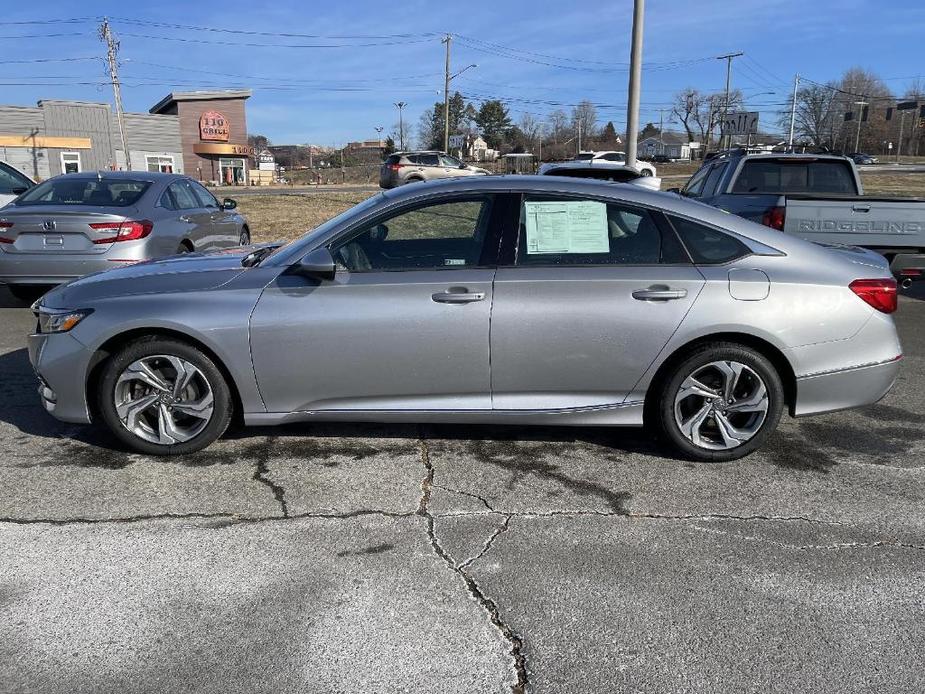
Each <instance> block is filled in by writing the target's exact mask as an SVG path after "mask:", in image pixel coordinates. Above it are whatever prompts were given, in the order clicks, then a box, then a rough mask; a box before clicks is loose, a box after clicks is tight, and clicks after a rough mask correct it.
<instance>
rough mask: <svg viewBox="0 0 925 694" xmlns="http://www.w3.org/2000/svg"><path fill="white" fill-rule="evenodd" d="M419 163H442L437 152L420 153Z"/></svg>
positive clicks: (436, 164) (435, 164)
mask: <svg viewBox="0 0 925 694" xmlns="http://www.w3.org/2000/svg"><path fill="white" fill-rule="evenodd" d="M418 164H423V165H424V166H438V165H439V164H440V159H439V158H438V157H437V155H436V154H419V155H418Z"/></svg>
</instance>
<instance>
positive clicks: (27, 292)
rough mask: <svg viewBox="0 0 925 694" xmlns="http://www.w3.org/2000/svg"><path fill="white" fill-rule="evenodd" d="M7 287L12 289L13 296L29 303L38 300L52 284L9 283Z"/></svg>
mask: <svg viewBox="0 0 925 694" xmlns="http://www.w3.org/2000/svg"><path fill="white" fill-rule="evenodd" d="M6 288H7V289H9V290H10V294H12V295H13V298H15V299H18V300H19V301H22V302H24V303H27V304H31V303H32V302H33V301H36V300H37V299H39V298H40V297H41V296H42V295H43V294H45V293H46V292H47V291H48V290H49V289H51V287H50V286H48V285H45V284H8V285H6Z"/></svg>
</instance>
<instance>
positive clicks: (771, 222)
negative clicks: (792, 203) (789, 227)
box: [761, 207, 787, 231]
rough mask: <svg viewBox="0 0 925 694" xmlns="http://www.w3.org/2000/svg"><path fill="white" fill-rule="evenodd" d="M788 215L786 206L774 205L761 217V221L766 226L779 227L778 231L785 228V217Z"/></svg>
mask: <svg viewBox="0 0 925 694" xmlns="http://www.w3.org/2000/svg"><path fill="white" fill-rule="evenodd" d="M786 216H787V208H786V207H772V208H771V209H770V210H768V211H767V212H765V213H764V215H763V216H762V217H761V223H762V224H764V225H765V226H766V227H771V228H772V229H777V230H778V231H783V230H784V219H785V217H786Z"/></svg>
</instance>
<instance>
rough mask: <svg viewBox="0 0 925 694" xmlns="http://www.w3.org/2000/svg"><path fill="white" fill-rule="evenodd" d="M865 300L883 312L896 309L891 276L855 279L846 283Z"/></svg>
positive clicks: (894, 288)
mask: <svg viewBox="0 0 925 694" xmlns="http://www.w3.org/2000/svg"><path fill="white" fill-rule="evenodd" d="M848 289H850V290H851V291H853V292H854V293H855V294H857V295H858V296H859V297H861V298H862V299H863V300H864V301H865V302H867V303H868V304H870V305H871V306H873V307H874V308H875V309H877V310H878V311H881V312H883V313H893V311H895V310H896V306H897V304H896V301H897V299H896V280H894V279H893V278H892V277H890V278H883V279H876V280H855V281H854V282H852V283H851V284H849V285H848Z"/></svg>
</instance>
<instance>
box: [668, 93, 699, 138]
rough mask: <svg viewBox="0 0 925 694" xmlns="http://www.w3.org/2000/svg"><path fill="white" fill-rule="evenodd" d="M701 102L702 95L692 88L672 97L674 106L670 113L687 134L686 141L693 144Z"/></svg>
mask: <svg viewBox="0 0 925 694" xmlns="http://www.w3.org/2000/svg"><path fill="white" fill-rule="evenodd" d="M702 102H703V95H702V94H701V93H700V92H698V91H697V90H696V89H694V88H693V87H688V88H687V89H682V90H681V91H680V92H678V93H677V94H675V95H674V104H673V105H672V107H671V112H672V113H673V114H674V115H676V116H677V117H678V120H679V121H681V125H682V126H683V127H684V132H685V133H687V141H688V142H693V141H694V138H695V132H696V130H695V129H696V128H697V117H696V116H697V114H699V113H700V109H701V106H702Z"/></svg>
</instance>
